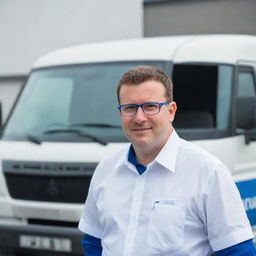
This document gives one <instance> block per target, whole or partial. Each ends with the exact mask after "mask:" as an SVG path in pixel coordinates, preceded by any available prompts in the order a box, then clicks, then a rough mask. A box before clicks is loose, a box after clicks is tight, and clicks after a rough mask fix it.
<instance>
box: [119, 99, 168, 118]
mask: <svg viewBox="0 0 256 256" xmlns="http://www.w3.org/2000/svg"><path fill="white" fill-rule="evenodd" d="M169 103H170V102H145V103H143V104H123V105H119V106H118V107H117V108H118V109H119V110H120V112H121V114H122V115H123V116H135V115H136V113H137V111H138V108H139V107H141V109H142V111H143V113H144V114H145V115H147V116H154V115H157V114H158V113H159V112H160V110H161V107H162V106H163V105H166V104H169Z"/></svg>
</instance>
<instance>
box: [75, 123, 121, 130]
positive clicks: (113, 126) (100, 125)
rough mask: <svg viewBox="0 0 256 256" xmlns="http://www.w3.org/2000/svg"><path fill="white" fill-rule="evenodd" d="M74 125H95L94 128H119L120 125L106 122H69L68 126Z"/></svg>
mask: <svg viewBox="0 0 256 256" xmlns="http://www.w3.org/2000/svg"><path fill="white" fill-rule="evenodd" d="M74 126H82V127H96V128H119V129H121V128H122V126H121V125H114V124H107V123H77V124H71V125H70V127H74Z"/></svg>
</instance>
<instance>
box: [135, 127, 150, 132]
mask: <svg viewBox="0 0 256 256" xmlns="http://www.w3.org/2000/svg"><path fill="white" fill-rule="evenodd" d="M151 129H152V128H151V127H150V128H133V129H131V131H133V132H145V131H149V130H151Z"/></svg>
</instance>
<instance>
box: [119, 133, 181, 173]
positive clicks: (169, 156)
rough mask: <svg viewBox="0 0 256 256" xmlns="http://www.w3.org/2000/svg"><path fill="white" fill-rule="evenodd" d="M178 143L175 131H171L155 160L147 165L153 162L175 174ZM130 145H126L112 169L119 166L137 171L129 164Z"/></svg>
mask: <svg viewBox="0 0 256 256" xmlns="http://www.w3.org/2000/svg"><path fill="white" fill-rule="evenodd" d="M179 141H180V138H179V136H178V134H177V133H176V131H175V130H174V128H173V130H172V134H171V136H170V137H169V139H168V140H167V142H166V143H165V145H164V147H163V148H162V149H161V151H160V152H159V153H158V155H157V157H156V158H155V160H154V161H153V162H152V163H150V164H149V165H151V164H153V163H154V162H157V163H159V164H160V165H162V166H163V167H165V168H166V169H168V170H170V171H172V172H175V165H176V158H177V153H178V148H179ZM130 148H131V144H129V145H127V146H126V147H125V148H124V150H123V152H122V153H121V155H120V157H119V161H117V163H116V165H115V166H114V169H116V168H119V167H120V166H121V165H126V166H128V167H129V168H130V169H132V170H133V171H135V172H137V169H136V168H135V166H134V165H133V164H132V163H131V162H132V161H129V160H128V157H129V152H130Z"/></svg>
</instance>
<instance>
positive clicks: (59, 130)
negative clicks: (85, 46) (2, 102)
mask: <svg viewBox="0 0 256 256" xmlns="http://www.w3.org/2000/svg"><path fill="white" fill-rule="evenodd" d="M142 64H143V65H154V66H157V67H158V68H160V69H163V70H164V69H165V65H166V62H158V61H155V62H145V61H143V63H142V62H141V63H140V62H122V63H101V64H85V65H72V66H62V67H51V68H45V69H38V70H34V71H33V72H32V73H31V75H30V77H29V79H28V81H27V83H26V85H25V87H24V89H23V91H22V93H21V95H20V97H19V99H18V102H17V104H16V106H15V108H14V110H13V112H12V114H11V116H10V118H9V120H8V122H7V124H6V127H5V129H4V132H3V136H2V139H5V140H31V139H32V141H33V140H34V141H38V140H39V141H40V140H42V141H72V142H84V141H88V142H92V141H99V142H103V143H104V141H123V140H124V141H126V139H125V138H124V135H123V133H122V129H121V124H120V120H119V116H118V110H117V105H118V103H117V99H116V85H117V83H118V80H119V79H120V77H121V75H122V74H123V73H124V72H125V71H127V70H128V69H129V68H131V67H132V66H135V65H142ZM35 138H36V139H35ZM99 138H101V139H102V138H104V139H103V140H101V139H99Z"/></svg>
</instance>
